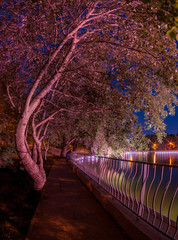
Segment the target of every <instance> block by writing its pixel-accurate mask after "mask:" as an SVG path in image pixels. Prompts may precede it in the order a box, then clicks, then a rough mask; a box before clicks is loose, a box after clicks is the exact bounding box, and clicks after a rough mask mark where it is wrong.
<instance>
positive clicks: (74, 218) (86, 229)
mask: <svg viewBox="0 0 178 240" xmlns="http://www.w3.org/2000/svg"><path fill="white" fill-rule="evenodd" d="M116 239H117V240H122V239H129V238H128V237H127V235H126V234H125V233H124V232H123V230H122V229H120V227H119V226H118V225H117V223H116V222H115V221H114V220H113V219H112V218H111V217H110V216H109V215H108V214H107V213H106V212H105V211H104V209H103V208H102V207H101V205H100V204H99V203H98V202H97V200H96V199H95V198H94V197H93V195H92V193H90V192H89V190H88V189H87V188H86V187H85V186H84V185H83V183H82V182H81V181H80V180H79V179H78V178H77V176H76V175H75V174H74V173H73V172H72V169H71V167H70V166H69V164H68V163H67V162H66V161H65V159H56V162H55V164H54V165H53V167H52V169H51V171H50V173H49V176H48V179H47V183H46V185H45V188H44V190H43V194H42V197H41V201H40V203H39V205H38V207H37V209H36V212H35V215H34V217H33V219H32V222H31V225H30V228H29V231H28V234H27V237H26V240H116Z"/></svg>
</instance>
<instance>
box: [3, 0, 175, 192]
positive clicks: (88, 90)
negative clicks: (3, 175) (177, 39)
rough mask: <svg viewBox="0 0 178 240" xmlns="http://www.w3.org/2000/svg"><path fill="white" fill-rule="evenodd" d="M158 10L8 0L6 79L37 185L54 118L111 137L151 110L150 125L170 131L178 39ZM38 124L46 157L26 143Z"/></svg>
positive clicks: (20, 142)
mask: <svg viewBox="0 0 178 240" xmlns="http://www.w3.org/2000/svg"><path fill="white" fill-rule="evenodd" d="M156 2H160V1H156ZM157 12H158V8H157V7H156V6H155V5H154V4H153V3H152V6H151V7H150V5H148V3H144V2H143V1H126V0H121V1H116V0H110V1H108V0H107V1H106V0H101V1H95V0H93V1H87V0H77V1H73V0H63V1H57V0H40V1H33V0H26V1H25V0H18V1H10V0H2V1H1V3H0V14H1V15H0V18H1V24H0V33H1V41H0V50H1V52H2V54H1V57H0V70H1V72H2V74H1V77H0V78H1V80H2V81H3V83H4V86H5V87H6V90H7V97H8V101H9V103H11V106H12V109H14V111H16V112H17V113H18V117H17V118H18V125H17V130H16V145H17V151H18V153H19V156H20V158H21V162H22V164H23V165H24V166H25V168H26V170H27V171H28V172H29V174H30V175H31V176H32V178H33V179H34V182H35V188H36V189H40V188H41V187H42V186H43V184H44V182H45V174H44V171H43V160H42V156H41V153H40V148H41V141H42V139H43V138H44V136H45V135H46V134H47V129H48V128H51V129H53V131H54V132H55V131H56V129H55V128H53V125H52V124H53V123H52V121H55V120H54V118H57V123H59V126H61V127H62V128H63V129H67V127H68V126H69V125H70V124H71V125H73V126H75V129H77V134H79V132H82V131H83V130H82V129H85V133H87V132H88V136H89V137H91V136H92V138H94V137H95V136H96V133H97V129H99V128H100V127H101V126H102V125H104V127H105V130H107V131H106V133H105V136H106V138H107V139H108V140H109V139H111V138H113V139H118V138H119V137H116V138H115V137H114V135H115V134H116V133H117V135H118V134H123V135H124V134H126V133H127V132H131V129H132V127H133V126H135V124H136V121H137V119H136V115H135V114H134V112H136V111H139V110H143V111H145V119H146V121H147V125H148V128H154V131H155V132H156V133H157V134H158V135H159V136H160V137H161V136H162V134H163V132H164V129H165V124H164V122H163V119H164V118H165V117H166V116H167V114H169V113H170V114H173V113H174V106H175V104H177V96H176V93H177V92H176V89H175V85H176V81H177V79H176V44H175V43H174V42H173V41H170V40H169V39H168V38H167V36H166V34H165V32H166V26H165V24H164V23H163V21H161V19H159V18H158V15H157ZM166 106H167V110H166V109H165V107H166ZM81 114H83V115H82V117H80V115H81ZM87 118H88V119H89V120H88V121H87ZM82 119H83V121H82ZM69 120H71V121H69ZM74 122H75V124H73V123H74ZM77 122H78V125H77ZM84 125H85V127H84ZM54 126H55V125H54ZM30 128H31V129H33V138H34V141H35V144H36V146H37V149H38V159H37V158H36V157H34V156H35V154H33V155H32V154H31V152H30V150H29V148H28V144H27V141H26V137H27V136H28V130H29V129H30ZM87 128H89V130H88V131H86V129H87ZM90 130H91V131H90ZM59 131H60V128H59ZM62 131H63V130H61V133H62ZM68 132H71V130H70V129H68ZM72 132H73V133H74V132H75V131H73V129H72ZM83 133H84V131H83ZM79 135H82V134H79ZM89 137H88V139H89ZM86 138H87V136H86ZM121 139H123V138H122V137H121ZM90 142H91V141H90ZM111 142H112V141H110V143H111ZM34 152H35V151H34ZM34 158H35V159H37V160H35V161H34Z"/></svg>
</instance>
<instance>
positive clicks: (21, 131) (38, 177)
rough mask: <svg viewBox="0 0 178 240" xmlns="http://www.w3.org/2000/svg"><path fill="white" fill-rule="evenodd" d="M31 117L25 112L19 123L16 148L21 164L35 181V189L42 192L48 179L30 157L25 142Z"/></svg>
mask: <svg viewBox="0 0 178 240" xmlns="http://www.w3.org/2000/svg"><path fill="white" fill-rule="evenodd" d="M30 115H31V114H30V113H29V112H24V114H23V115H22V117H21V119H20V121H19V123H18V126H17V129H16V148H17V152H18V155H19V157H20V159H21V163H22V164H23V166H24V168H25V169H26V171H27V172H28V173H29V175H30V176H31V178H32V179H33V181H34V189H35V190H41V189H42V188H43V186H44V184H45V181H46V179H45V178H44V176H43V172H42V170H41V169H40V168H39V167H38V165H37V164H36V163H35V162H34V161H33V159H32V157H31V156H30V154H29V152H28V149H27V147H26V144H25V141H24V138H25V130H26V127H27V123H28V121H29V118H30Z"/></svg>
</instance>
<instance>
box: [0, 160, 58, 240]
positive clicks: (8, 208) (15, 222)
mask: <svg viewBox="0 0 178 240" xmlns="http://www.w3.org/2000/svg"><path fill="white" fill-rule="evenodd" d="M53 160H54V158H53V157H50V158H49V159H48V160H47V161H45V170H46V173H47V174H48V173H49V170H50V168H51V166H52V164H53ZM40 195H41V192H37V191H34V190H33V183H32V180H31V179H30V177H29V176H28V173H27V172H26V171H24V170H23V169H22V168H20V166H18V167H16V168H15V169H14V168H12V167H11V168H0V239H1V240H8V239H11V240H12V239H18V240H24V239H25V236H26V234H27V230H28V227H29V224H30V221H31V219H32V216H33V214H34V211H35V209H36V206H37V204H38V201H39V199H40Z"/></svg>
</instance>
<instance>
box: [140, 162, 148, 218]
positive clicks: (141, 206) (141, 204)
mask: <svg viewBox="0 0 178 240" xmlns="http://www.w3.org/2000/svg"><path fill="white" fill-rule="evenodd" d="M142 164H143V163H142ZM148 170H149V168H148V165H147V164H144V166H143V182H142V189H141V193H140V206H139V210H138V218H139V217H140V216H141V215H142V211H143V203H144V198H145V189H146V180H147V177H148Z"/></svg>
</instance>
